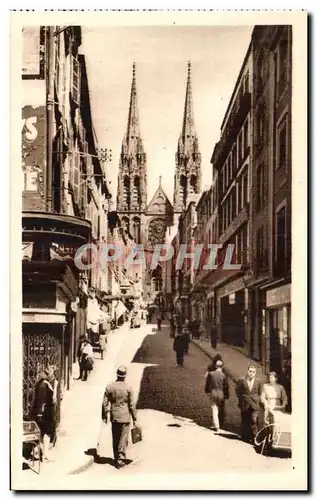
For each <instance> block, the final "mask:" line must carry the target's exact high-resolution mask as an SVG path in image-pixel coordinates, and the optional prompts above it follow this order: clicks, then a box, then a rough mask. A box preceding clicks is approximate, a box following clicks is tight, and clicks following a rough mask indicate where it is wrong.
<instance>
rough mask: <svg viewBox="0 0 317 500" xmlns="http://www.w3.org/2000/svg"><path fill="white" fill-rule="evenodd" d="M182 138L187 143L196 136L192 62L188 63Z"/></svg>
mask: <svg viewBox="0 0 317 500" xmlns="http://www.w3.org/2000/svg"><path fill="white" fill-rule="evenodd" d="M182 136H183V141H184V142H186V139H187V138H192V137H194V136H196V132H195V124H194V110H193V96H192V82H191V63H190V61H188V70H187V85H186V97H185V107H184V118H183V128H182Z"/></svg>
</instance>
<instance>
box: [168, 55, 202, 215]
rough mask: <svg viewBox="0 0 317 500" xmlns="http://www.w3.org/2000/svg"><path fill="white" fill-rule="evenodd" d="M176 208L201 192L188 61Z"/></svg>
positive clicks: (176, 184) (175, 196)
mask: <svg viewBox="0 0 317 500" xmlns="http://www.w3.org/2000/svg"><path fill="white" fill-rule="evenodd" d="M175 161H176V169H175V177H174V210H175V211H176V212H181V211H182V210H185V208H186V206H187V202H188V199H189V198H188V197H189V196H190V194H197V193H199V192H200V184H201V155H200V152H199V143H198V138H197V134H196V129H195V123H194V110H193V96H192V82H191V64H190V61H189V62H188V70H187V84H186V96H185V106H184V116H183V127H182V131H181V133H180V136H179V140H178V144H177V152H176V155H175Z"/></svg>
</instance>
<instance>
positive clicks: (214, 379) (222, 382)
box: [205, 370, 229, 404]
mask: <svg viewBox="0 0 317 500" xmlns="http://www.w3.org/2000/svg"><path fill="white" fill-rule="evenodd" d="M205 393H206V394H209V396H210V399H211V403H212V404H221V403H223V402H224V400H225V399H229V384H228V380H227V377H226V375H225V374H224V373H223V371H222V370H215V371H212V372H210V373H208V375H207V377H206V384H205Z"/></svg>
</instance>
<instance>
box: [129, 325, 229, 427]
mask: <svg viewBox="0 0 317 500" xmlns="http://www.w3.org/2000/svg"><path fill="white" fill-rule="evenodd" d="M172 342H173V341H172V340H171V339H170V338H169V336H167V335H166V332H165V334H164V332H163V331H162V332H158V333H157V335H147V336H146V337H145V338H144V340H143V343H142V345H141V346H140V348H139V349H138V351H137V352H136V354H135V356H134V358H133V360H132V363H142V364H145V365H146V364H152V365H154V366H147V367H146V368H144V371H143V375H142V380H141V384H140V392H139V400H138V403H137V409H139V410H141V409H142V410H143V409H151V410H156V411H161V412H164V413H169V414H171V415H173V416H174V417H176V416H178V417H183V418H185V419H188V420H190V421H192V422H193V423H195V424H197V425H199V426H201V427H205V428H207V429H210V428H211V425H212V418H211V409H210V404H209V400H208V398H206V395H205V394H204V390H203V389H204V377H203V375H204V369H205V362H204V361H203V359H204V358H203V355H202V354H200V352H198V351H197V352H196V351H195V352H193V355H189V356H186V357H185V368H184V369H180V368H179V367H177V366H176V359H175V353H174V352H173V349H172ZM193 351H194V350H193ZM185 425H186V424H185ZM225 430H228V431H231V432H236V431H237V426H236V425H230V422H228V425H225Z"/></svg>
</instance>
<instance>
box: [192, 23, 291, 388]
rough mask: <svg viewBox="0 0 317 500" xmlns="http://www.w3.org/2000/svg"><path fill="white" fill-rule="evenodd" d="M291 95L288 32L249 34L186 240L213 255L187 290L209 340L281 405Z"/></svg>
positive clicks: (287, 329)
mask: <svg viewBox="0 0 317 500" xmlns="http://www.w3.org/2000/svg"><path fill="white" fill-rule="evenodd" d="M291 89H292V30H291V27H290V26H256V27H255V28H254V30H253V33H252V39H251V43H250V46H249V49H248V51H247V54H246V56H245V59H244V62H243V65H242V68H241V71H240V73H239V76H238V79H237V82H236V85H235V88H234V91H233V94H232V97H231V99H230V102H229V105H228V108H227V111H226V114H225V117H224V120H223V123H222V127H221V138H220V141H219V142H218V143H217V144H216V146H215V148H214V151H213V155H212V160H211V162H212V164H213V184H212V188H211V189H212V194H211V200H212V201H211V207H212V209H211V211H210V210H209V208H208V207H209V200H208V196H207V194H206V192H205V193H203V195H202V197H201V199H200V200H199V201H198V203H197V228H196V230H195V239H196V241H197V242H198V243H204V245H206V243H207V241H210V240H211V241H212V243H216V244H218V245H221V247H222V248H219V249H218V252H217V262H216V264H217V269H214V270H204V269H198V271H197V273H196V275H195V279H194V287H193V291H195V292H196V293H201V294H202V298H203V300H205V308H204V309H205V313H203V316H205V317H208V318H209V320H208V322H209V324H210V325H211V324H212V323H213V322H215V323H216V325H217V332H218V340H220V341H223V342H227V343H229V344H231V345H234V346H237V347H239V348H242V349H243V350H244V351H245V353H246V354H247V355H249V356H250V357H251V358H253V359H256V360H258V361H260V362H261V364H262V365H263V368H264V371H265V372H266V373H268V372H269V370H275V371H277V373H278V374H279V376H280V378H281V379H282V380H283V384H284V386H285V387H286V389H287V391H288V395H289V397H290V392H291V391H290V384H291V382H290V380H291V252H292V251H291V202H292V198H291V188H292V176H291V172H292V164H291V137H292V136H291V117H292V94H291ZM210 233H211V234H210ZM229 244H232V245H233V247H232V248H234V252H233V254H232V258H231V262H232V263H233V264H236V265H237V266H238V267H237V269H235V270H230V271H228V270H225V269H223V266H222V264H223V260H224V254H225V252H226V249H227V248H228V245H229ZM229 256H230V253H229ZM239 266H240V267H239ZM206 310H207V311H208V312H206Z"/></svg>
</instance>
